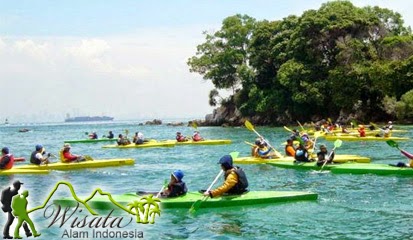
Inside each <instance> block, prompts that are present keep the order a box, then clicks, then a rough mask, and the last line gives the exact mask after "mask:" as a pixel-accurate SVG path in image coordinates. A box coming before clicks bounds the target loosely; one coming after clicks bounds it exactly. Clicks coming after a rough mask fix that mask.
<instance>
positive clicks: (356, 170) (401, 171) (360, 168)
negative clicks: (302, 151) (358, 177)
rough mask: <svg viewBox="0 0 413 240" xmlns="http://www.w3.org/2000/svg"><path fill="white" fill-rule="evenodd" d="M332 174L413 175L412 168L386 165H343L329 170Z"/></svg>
mask: <svg viewBox="0 0 413 240" xmlns="http://www.w3.org/2000/svg"><path fill="white" fill-rule="evenodd" d="M331 172H332V173H353V174H368V173H371V174H377V175H390V174H398V175H413V168H408V167H394V166H390V165H388V164H343V165H341V166H337V167H335V168H333V169H331Z"/></svg>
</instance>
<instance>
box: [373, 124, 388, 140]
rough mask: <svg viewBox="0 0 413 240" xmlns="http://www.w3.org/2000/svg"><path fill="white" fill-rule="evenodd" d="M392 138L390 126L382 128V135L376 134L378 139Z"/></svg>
mask: <svg viewBox="0 0 413 240" xmlns="http://www.w3.org/2000/svg"><path fill="white" fill-rule="evenodd" d="M390 136H391V131H390V129H389V126H385V127H384V129H381V128H380V133H379V134H376V137H383V138H388V137H390Z"/></svg>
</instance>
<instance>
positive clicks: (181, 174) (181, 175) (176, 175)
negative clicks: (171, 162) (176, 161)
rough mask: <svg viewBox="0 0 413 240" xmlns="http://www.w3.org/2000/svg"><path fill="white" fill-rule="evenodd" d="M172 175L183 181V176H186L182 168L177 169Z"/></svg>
mask: <svg viewBox="0 0 413 240" xmlns="http://www.w3.org/2000/svg"><path fill="white" fill-rule="evenodd" d="M172 175H173V176H174V178H175V179H176V180H178V181H181V180H182V178H183V177H184V172H182V170H175V171H174V172H173V173H172Z"/></svg>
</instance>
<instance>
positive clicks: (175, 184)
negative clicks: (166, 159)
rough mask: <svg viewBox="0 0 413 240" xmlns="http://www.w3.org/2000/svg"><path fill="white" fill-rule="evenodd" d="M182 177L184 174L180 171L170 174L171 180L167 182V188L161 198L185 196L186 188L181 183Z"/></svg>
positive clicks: (183, 183)
mask: <svg viewBox="0 0 413 240" xmlns="http://www.w3.org/2000/svg"><path fill="white" fill-rule="evenodd" d="M183 177H184V172H183V171H181V170H175V171H173V173H171V180H170V181H169V184H168V188H166V189H165V190H164V191H163V192H162V193H161V196H165V197H178V196H181V195H185V194H186V192H187V191H188V189H187V188H186V184H185V182H183V181H182V178H183Z"/></svg>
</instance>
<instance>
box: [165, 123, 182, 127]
mask: <svg viewBox="0 0 413 240" xmlns="http://www.w3.org/2000/svg"><path fill="white" fill-rule="evenodd" d="M183 125H184V123H183V122H171V123H167V124H166V126H173V127H178V126H183Z"/></svg>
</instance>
